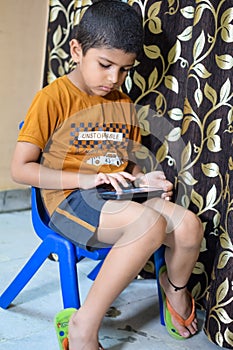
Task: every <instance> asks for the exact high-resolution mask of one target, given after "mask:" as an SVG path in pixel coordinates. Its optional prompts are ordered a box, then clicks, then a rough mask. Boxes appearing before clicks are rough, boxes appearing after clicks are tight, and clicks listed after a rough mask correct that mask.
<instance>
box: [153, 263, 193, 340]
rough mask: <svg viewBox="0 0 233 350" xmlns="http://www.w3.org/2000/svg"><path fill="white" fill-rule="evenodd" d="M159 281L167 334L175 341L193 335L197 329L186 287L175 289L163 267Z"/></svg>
mask: <svg viewBox="0 0 233 350" xmlns="http://www.w3.org/2000/svg"><path fill="white" fill-rule="evenodd" d="M159 279H160V284H161V287H162V289H163V291H162V295H163V299H164V318H165V324H166V328H167V330H168V332H169V334H170V335H171V336H173V337H174V338H176V339H184V338H188V337H190V336H192V335H194V334H195V333H196V332H197V330H198V328H197V319H196V316H195V302H194V299H193V298H192V296H191V294H190V293H189V292H188V291H187V289H186V286H184V287H177V288H176V287H175V286H174V285H173V284H172V282H171V281H169V279H168V276H167V272H166V267H165V266H164V267H163V268H161V270H160V275H159ZM163 292H164V293H163Z"/></svg>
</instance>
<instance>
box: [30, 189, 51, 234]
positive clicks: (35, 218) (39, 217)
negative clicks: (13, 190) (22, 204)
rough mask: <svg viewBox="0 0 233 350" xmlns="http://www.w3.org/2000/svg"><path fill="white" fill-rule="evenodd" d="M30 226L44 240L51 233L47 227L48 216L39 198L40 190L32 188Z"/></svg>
mask: <svg viewBox="0 0 233 350" xmlns="http://www.w3.org/2000/svg"><path fill="white" fill-rule="evenodd" d="M31 207H32V224H33V226H34V229H35V232H36V234H37V235H38V236H39V237H40V238H41V239H44V238H45V237H46V236H47V235H48V234H51V233H53V234H54V231H53V230H51V229H50V228H49V226H48V222H49V216H48V214H47V212H46V209H45V207H44V204H43V200H42V198H41V193H40V189H39V188H36V187H32V190H31Z"/></svg>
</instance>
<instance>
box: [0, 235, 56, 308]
mask: <svg viewBox="0 0 233 350" xmlns="http://www.w3.org/2000/svg"><path fill="white" fill-rule="evenodd" d="M49 253H50V249H49V244H47V242H46V240H45V241H43V242H42V243H41V244H40V246H39V247H38V248H37V250H36V251H35V252H34V254H33V255H32V256H31V258H30V259H29V260H28V262H27V263H26V264H25V265H24V267H23V268H22V270H21V271H20V272H19V273H18V275H17V276H16V277H15V278H14V280H13V281H12V282H11V284H10V285H9V286H8V288H7V289H6V290H5V291H4V292H3V294H2V295H1V296H0V307H2V308H3V309H7V308H8V306H9V305H10V304H11V302H12V301H13V300H14V299H15V297H16V296H17V295H18V294H19V293H20V292H21V290H22V289H23V288H24V287H25V286H26V284H27V283H28V282H29V281H30V279H31V278H32V277H33V275H34V274H35V273H36V271H37V270H38V269H39V268H40V266H41V265H42V263H43V262H44V261H45V259H46V258H47V256H48V255H49Z"/></svg>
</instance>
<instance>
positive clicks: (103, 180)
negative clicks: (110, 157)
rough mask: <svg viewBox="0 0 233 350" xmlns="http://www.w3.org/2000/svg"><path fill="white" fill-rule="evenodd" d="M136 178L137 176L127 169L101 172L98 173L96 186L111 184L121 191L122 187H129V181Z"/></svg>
mask: <svg viewBox="0 0 233 350" xmlns="http://www.w3.org/2000/svg"><path fill="white" fill-rule="evenodd" d="M135 179H136V177H135V176H133V175H131V174H130V173H127V172H125V171H121V172H119V173H111V174H108V173H106V174H105V173H99V174H97V175H96V183H95V186H99V185H103V184H110V185H112V186H113V187H114V188H115V190H116V191H117V192H120V191H121V190H122V187H126V188H127V187H129V183H130V182H133V181H134V180H135Z"/></svg>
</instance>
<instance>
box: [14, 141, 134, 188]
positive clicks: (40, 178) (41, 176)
mask: <svg viewBox="0 0 233 350" xmlns="http://www.w3.org/2000/svg"><path fill="white" fill-rule="evenodd" d="M40 154H41V149H40V148H39V147H38V146H36V145H34V144H32V143H29V142H17V144H16V147H15V152H14V155H13V159H12V162H11V175H12V179H13V180H14V181H15V182H18V183H21V184H24V185H30V186H34V187H39V188H44V189H58V190H59V189H75V188H83V189H88V188H93V187H96V186H98V185H102V184H104V183H107V184H109V183H111V184H112V185H113V187H115V188H116V189H119V185H118V183H119V182H121V183H123V184H124V183H126V181H125V179H129V180H130V181H133V180H135V177H134V176H132V175H131V174H128V173H126V172H120V173H113V174H104V173H98V174H80V173H78V172H71V171H63V170H55V169H50V168H47V167H45V166H43V165H41V164H40V163H39V158H40Z"/></svg>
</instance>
